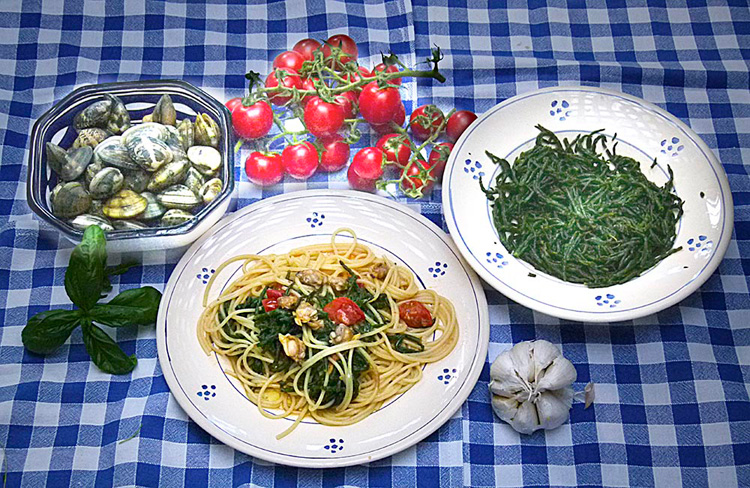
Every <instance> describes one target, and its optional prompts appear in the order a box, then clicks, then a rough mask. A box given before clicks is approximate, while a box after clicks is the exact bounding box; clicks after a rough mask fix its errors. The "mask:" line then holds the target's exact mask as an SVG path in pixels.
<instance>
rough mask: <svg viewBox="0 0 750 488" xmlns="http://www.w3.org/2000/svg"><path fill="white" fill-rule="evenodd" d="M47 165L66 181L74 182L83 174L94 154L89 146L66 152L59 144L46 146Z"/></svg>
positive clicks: (49, 143)
mask: <svg viewBox="0 0 750 488" xmlns="http://www.w3.org/2000/svg"><path fill="white" fill-rule="evenodd" d="M46 154H47V165H49V167H50V168H52V171H54V172H55V173H57V175H58V176H59V177H60V178H61V179H63V180H65V181H73V180H75V179H76V178H78V177H79V176H81V175H82V174H83V172H84V171H85V170H86V167H87V166H88V165H89V163H90V162H91V156H92V155H93V154H94V152H93V150H92V149H91V148H90V147H89V146H85V147H79V148H75V149H73V150H71V151H70V152H66V151H65V150H64V149H63V148H61V147H60V146H58V145H57V144H53V143H51V142H48V143H47V144H46Z"/></svg>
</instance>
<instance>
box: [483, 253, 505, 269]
mask: <svg viewBox="0 0 750 488" xmlns="http://www.w3.org/2000/svg"><path fill="white" fill-rule="evenodd" d="M503 258H504V256H503V255H502V254H500V253H499V252H494V253H493V252H489V251H488V252H487V263H489V264H495V265H497V267H498V269H503V267H505V266H508V261H506V260H505V259H503Z"/></svg>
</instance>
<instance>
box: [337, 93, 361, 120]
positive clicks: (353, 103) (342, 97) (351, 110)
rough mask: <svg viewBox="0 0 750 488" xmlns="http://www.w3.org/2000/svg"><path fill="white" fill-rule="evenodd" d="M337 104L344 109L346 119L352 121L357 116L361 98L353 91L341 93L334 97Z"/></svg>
mask: <svg viewBox="0 0 750 488" xmlns="http://www.w3.org/2000/svg"><path fill="white" fill-rule="evenodd" d="M334 99H335V100H336V103H338V104H339V105H341V108H343V109H344V118H345V119H352V118H354V116H355V115H356V114H357V110H358V109H357V106H358V104H359V97H358V96H357V94H356V93H354V92H353V91H348V92H344V93H340V94H338V95H336V96H335V97H334Z"/></svg>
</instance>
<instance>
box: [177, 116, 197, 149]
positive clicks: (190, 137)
mask: <svg viewBox="0 0 750 488" xmlns="http://www.w3.org/2000/svg"><path fill="white" fill-rule="evenodd" d="M177 131H178V132H179V133H180V143H181V144H182V149H183V150H185V151H187V150H188V149H190V147H191V146H193V145H195V131H194V130H193V122H192V121H191V120H190V119H182V120H181V121H180V123H179V124H177Z"/></svg>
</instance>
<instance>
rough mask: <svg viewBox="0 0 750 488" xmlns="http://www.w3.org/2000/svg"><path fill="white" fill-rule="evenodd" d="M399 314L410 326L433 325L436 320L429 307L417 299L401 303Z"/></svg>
mask: <svg viewBox="0 0 750 488" xmlns="http://www.w3.org/2000/svg"><path fill="white" fill-rule="evenodd" d="M398 316H399V317H400V318H401V320H403V321H404V323H405V324H406V325H407V326H408V327H412V328H425V327H431V326H432V324H433V323H434V322H435V321H434V320H433V318H432V314H431V313H430V311H429V310H428V309H427V307H425V306H424V305H423V304H422V302H418V301H416V300H410V301H408V302H404V303H402V304H401V305H399V306H398Z"/></svg>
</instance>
